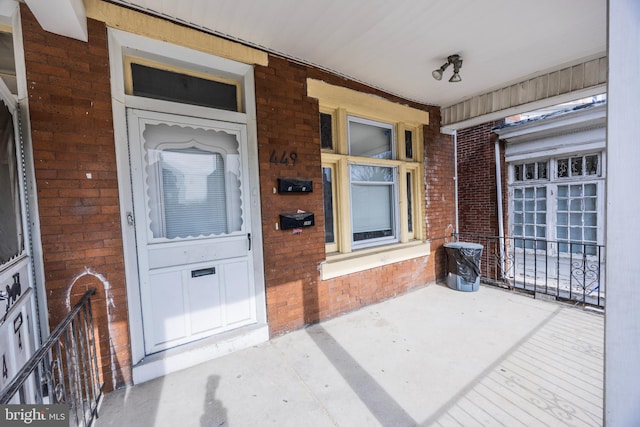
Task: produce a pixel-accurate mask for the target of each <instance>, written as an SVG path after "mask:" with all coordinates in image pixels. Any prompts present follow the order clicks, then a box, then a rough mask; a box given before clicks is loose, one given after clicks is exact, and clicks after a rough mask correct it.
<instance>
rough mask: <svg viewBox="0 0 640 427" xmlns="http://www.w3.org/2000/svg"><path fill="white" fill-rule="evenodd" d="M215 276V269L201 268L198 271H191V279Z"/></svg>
mask: <svg viewBox="0 0 640 427" xmlns="http://www.w3.org/2000/svg"><path fill="white" fill-rule="evenodd" d="M212 274H216V268H215V267H211V268H201V269H200V270H191V277H202V276H210V275H212Z"/></svg>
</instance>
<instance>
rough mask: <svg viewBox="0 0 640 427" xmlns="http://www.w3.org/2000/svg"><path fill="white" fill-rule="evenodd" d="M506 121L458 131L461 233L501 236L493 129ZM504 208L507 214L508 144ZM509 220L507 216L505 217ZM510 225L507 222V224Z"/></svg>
mask: <svg viewBox="0 0 640 427" xmlns="http://www.w3.org/2000/svg"><path fill="white" fill-rule="evenodd" d="M501 123H502V121H497V122H489V123H484V124H482V125H478V126H474V127H472V128H467V129H462V130H459V131H458V209H459V214H458V221H459V228H460V232H470V233H479V234H486V235H491V236H497V235H498V234H499V232H498V205H497V197H496V167H495V137H496V136H495V135H492V134H491V129H493V128H494V127H496V126H498V125H499V124H501ZM501 156H502V159H503V161H502V162H501V163H502V169H501V175H502V189H503V208H504V211H505V215H506V207H507V206H506V200H507V199H506V195H507V189H506V168H505V165H504V144H503V143H501ZM505 218H506V216H505ZM505 224H506V222H505Z"/></svg>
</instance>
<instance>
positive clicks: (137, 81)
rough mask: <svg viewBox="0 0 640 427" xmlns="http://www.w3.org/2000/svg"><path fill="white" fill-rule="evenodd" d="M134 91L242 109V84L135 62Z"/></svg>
mask: <svg viewBox="0 0 640 427" xmlns="http://www.w3.org/2000/svg"><path fill="white" fill-rule="evenodd" d="M131 77H132V79H133V95H136V96H143V97H146V98H153V99H161V100H164V101H173V102H181V103H185V104H192V105H200V106H202V107H211V108H218V109H221V110H228V111H238V96H237V95H238V88H237V86H236V85H233V84H229V83H222V82H217V81H215V80H207V79H203V78H200V77H194V76H190V75H187V74H181V73H176V72H173V71H167V70H160V69H158V68H152V67H147V66H145V65H140V64H131Z"/></svg>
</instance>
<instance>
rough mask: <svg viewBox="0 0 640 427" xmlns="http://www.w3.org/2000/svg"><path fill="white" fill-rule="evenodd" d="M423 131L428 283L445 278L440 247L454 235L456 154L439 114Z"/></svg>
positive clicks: (433, 113)
mask: <svg viewBox="0 0 640 427" xmlns="http://www.w3.org/2000/svg"><path fill="white" fill-rule="evenodd" d="M430 122H431V124H430V125H429V126H428V128H427V129H426V130H425V181H426V183H425V184H426V199H425V200H426V214H427V217H426V223H427V239H429V240H430V241H431V257H430V259H429V264H430V267H429V272H430V276H429V278H430V280H434V279H436V278H437V279H441V278H443V277H444V275H445V258H444V249H443V248H442V245H443V244H444V243H446V242H448V241H450V240H451V233H452V232H454V231H455V216H456V205H455V203H456V202H455V181H454V174H455V153H454V144H453V138H452V137H451V136H449V135H445V134H442V133H440V111H439V110H436V111H432V112H431V117H430Z"/></svg>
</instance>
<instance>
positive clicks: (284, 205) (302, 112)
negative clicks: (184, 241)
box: [22, 6, 455, 390]
mask: <svg viewBox="0 0 640 427" xmlns="http://www.w3.org/2000/svg"><path fill="white" fill-rule="evenodd" d="M22 9H23V15H24V20H23V26H24V33H25V52H26V63H27V79H28V82H29V102H30V115H31V128H32V135H33V145H34V157H35V163H36V181H37V185H38V199H39V203H40V205H39V206H40V217H41V218H40V220H41V231H42V241H43V250H44V262H45V266H44V267H45V273H46V280H47V283H46V287H47V293H48V301H49V307H50V313H51V325H52V326H53V325H54V324H55V323H56V321H57V320H58V319H60V318H61V317H62V316H63V315H64V314H65V312H66V308H65V303H66V296H67V294H71V295H72V296H73V298H72V299H75V298H77V295H79V294H81V293H82V291H83V290H84V289H85V288H86V287H88V286H96V287H98V289H99V292H100V295H99V296H98V299H97V300H96V306H100V307H102V308H100V309H98V312H97V314H96V316H97V318H98V323H99V325H100V338H101V342H100V347H101V356H102V358H103V360H104V364H103V370H104V376H105V379H106V380H107V381H108V383H107V390H109V389H110V388H111V387H112V386H114V385H115V386H119V385H122V384H124V383H128V382H130V380H131V377H130V373H131V367H130V360H131V358H130V346H129V333H128V319H127V309H126V307H127V305H126V289H125V285H124V262H123V252H122V241H121V229H120V215H119V200H118V191H117V177H116V160H115V149H114V138H113V123H112V113H111V104H110V87H109V69H108V53H107V42H106V30H105V27H104V25H103V24H102V23H100V22H96V21H93V20H89V42H88V43H83V42H79V41H75V40H71V39H68V38H65V37H60V36H55V35H52V34H49V33H47V32H44V31H43V30H42V29H41V28H40V27H39V25H38V24H37V23H36V22H35V20H34V19H33V17H32V16H31V14H30V13H29V12H28V10H27V9H26V7H24V6H23V7H22ZM309 77H310V78H314V79H319V80H323V81H326V82H328V83H330V84H334V85H340V86H344V87H347V88H351V89H354V90H358V91H361V92H365V93H371V94H374V95H377V96H381V97H384V98H386V99H389V100H391V101H394V102H401V103H403V104H405V105H410V106H412V107H415V108H420V109H424V110H427V111H429V113H430V120H431V124H430V125H429V126H425V128H424V145H425V185H426V191H425V205H426V218H424V221H425V226H426V235H427V238H428V239H432V255H431V256H430V257H425V258H418V259H414V260H409V261H405V262H402V263H396V264H392V265H388V266H385V267H379V268H375V269H371V270H369V271H364V272H361V273H357V274H352V275H348V276H344V277H339V278H336V279H332V280H326V281H321V280H320V275H319V271H318V267H319V265H320V263H321V262H322V261H324V259H325V252H324V216H323V202H322V189H321V185H322V184H321V183H322V179H321V153H320V138H319V134H320V131H319V117H318V115H319V110H318V102H317V100H315V99H312V98H308V97H307V96H306V92H307V90H306V79H307V78H309ZM255 89H256V108H257V130H258V132H257V133H258V156H259V173H260V192H261V206H262V212H261V213H262V220H263V230H262V231H263V238H264V248H263V249H264V262H265V279H266V299H267V312H268V321H269V326H270V330H271V334H272V335H277V334H281V333H283V332H286V331H289V330H292V329H296V328H300V327H302V326H303V325H305V324H309V323H313V322H317V321H319V320H322V319H327V318H330V317H332V316H335V315H338V314H340V313H343V312H345V311H348V310H352V309H355V308H358V307H361V306H363V305H366V304H370V303H374V302H377V301H380V300H383V299H386V298H389V297H392V296H394V295H397V294H399V293H403V292H406V291H407V290H409V289H412V288H415V287H418V286H423V285H424V284H426V283H428V282H430V281H433V280H435V279H436V277H441V276H442V272H443V269H442V268H443V265H442V264H443V263H442V257H441V249H440V248H441V245H442V243H443V242H444V240H445V237H444V236H446V235H447V233H449V232H450V228H451V224H453V222H454V218H455V212H454V192H453V143H452V139H451V137H449V136H446V135H442V134H440V133H439V128H440V116H439V109H438V108H436V107H431V106H425V105H421V104H417V103H414V102H410V101H407V100H404V99H401V98H398V97H396V96H392V95H389V94H386V93H383V92H380V91H378V90H375V89H372V88H370V87H367V86H365V85H363V84H361V83H356V82H352V81H349V80H346V79H344V78H342V77H339V76H336V75H333V74H330V73H327V72H324V71H322V70H319V69H316V68H312V67H307V66H304V65H300V64H297V63H294V62H291V61H288V60H285V59H283V58H279V57H276V56H270V57H269V65H268V66H256V67H255ZM272 152H273V153H275V155H276V158H280V157H281V156H282V153H285V154H287V155H288V154H290V153H291V152H295V153H296V154H297V161H296V163H295V165H294V164H293V162H292V161H291V157H289V160H290V162H289V164H288V165H286V164H281V163H273V162H271V161H270V159H271V154H272ZM87 173H91V174H92V179H88V178H87V176H86V174H87ZM279 177H300V178H306V179H310V180H312V181H313V182H314V185H315V188H314V192H313V193H310V194H297V195H281V194H274V192H273V188H274V187H276V185H277V179H278V178H279ZM298 209H303V210H306V211H310V212H314V213H315V219H316V223H315V224H316V225H315V226H314V227H307V228H305V229H304V230H303V232H302V233H301V234H295V235H294V234H292V233H291V232H290V231H283V230H277V229H276V224H277V223H278V222H279V214H280V213H283V212H295V211H296V210H298ZM87 269H89V272H91V273H93V272H95V273H96V275H92V274H85V273H86V272H87ZM83 274H84V275H83ZM102 278H104V281H105V282H107V283H108V286H109V289H108V291H109V295H106V294H105V289H104V286H103V284H102V281H101V279H102ZM107 297H110V298H112V299H113V300H112V301H113V305H111V304H109V308H108V310H109V311H108V312H107V305H106V302H107V300H106V298H107ZM110 348H112V350H113V352H112V353H109V351H108V350H109V349H110ZM112 368H113V369H115V371H116V374H115V375H116V380H115V384H111V383H110V379H111V370H112Z"/></svg>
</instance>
